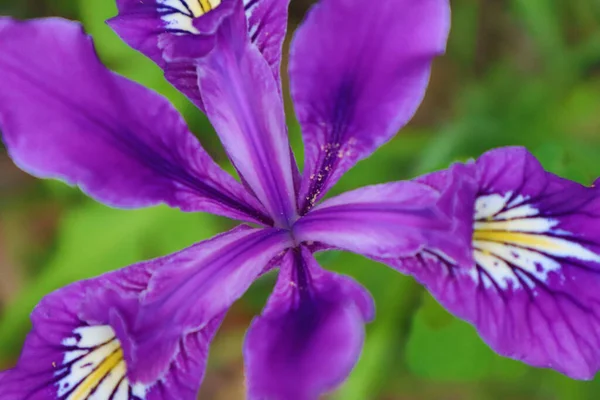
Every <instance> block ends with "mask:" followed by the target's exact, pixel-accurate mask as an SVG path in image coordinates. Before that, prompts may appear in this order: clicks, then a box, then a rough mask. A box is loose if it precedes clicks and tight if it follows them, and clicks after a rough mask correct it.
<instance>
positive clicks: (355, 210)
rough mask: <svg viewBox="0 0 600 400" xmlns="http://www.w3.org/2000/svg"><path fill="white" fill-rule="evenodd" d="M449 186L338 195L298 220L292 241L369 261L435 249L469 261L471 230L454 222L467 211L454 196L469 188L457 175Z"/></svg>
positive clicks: (401, 186) (392, 186) (394, 186)
mask: <svg viewBox="0 0 600 400" xmlns="http://www.w3.org/2000/svg"><path fill="white" fill-rule="evenodd" d="M457 175H458V176H457ZM447 181H448V182H446V183H445V185H444V186H443V187H440V188H435V187H431V186H429V185H426V184H422V183H416V182H395V183H387V184H381V185H375V186H368V187H364V188H361V189H358V190H354V191H351V192H348V193H345V194H342V195H341V196H337V197H334V198H332V199H330V200H327V201H325V202H324V203H322V204H320V205H319V206H317V207H315V208H314V209H312V210H311V211H310V212H309V213H308V214H306V215H305V216H303V217H302V218H300V219H299V220H298V221H297V223H296V224H295V225H294V236H295V237H296V239H297V240H299V241H305V242H320V243H321V244H325V245H327V246H333V247H337V248H341V249H345V250H349V251H354V252H357V253H361V254H364V255H366V256H368V257H373V258H394V257H401V256H408V255H414V254H416V253H417V252H418V251H419V250H421V249H422V248H423V247H429V246H434V247H436V248H439V249H440V251H443V252H444V254H445V255H446V256H448V257H452V258H454V259H458V260H461V261H462V260H470V259H471V256H470V254H469V252H468V251H466V250H465V249H466V248H468V245H469V243H470V240H471V227H470V225H467V224H466V223H465V222H464V221H463V220H460V219H457V218H456V217H455V215H456V213H457V210H459V209H462V208H464V207H465V204H464V203H460V202H459V201H458V199H459V197H458V196H457V195H456V192H457V191H464V190H465V188H468V187H469V185H470V184H469V181H468V179H465V178H464V177H462V176H461V175H460V172H458V171H457V172H456V173H453V174H451V175H449V177H448V179H447ZM471 186H472V184H471ZM470 193H471V194H472V190H471V192H470ZM466 207H469V205H468V204H467V205H466ZM469 209H470V210H472V207H469Z"/></svg>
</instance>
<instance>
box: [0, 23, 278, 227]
mask: <svg viewBox="0 0 600 400" xmlns="http://www.w3.org/2000/svg"><path fill="white" fill-rule="evenodd" d="M0 52H1V53H2V59H1V60H0V75H2V77H3V79H1V80H0V126H1V127H2V131H3V138H4V141H5V143H6V145H7V147H8V150H9V153H10V155H11V157H12V158H13V160H14V161H15V162H16V163H17V164H18V165H19V166H20V167H21V168H22V169H24V170H26V171H28V172H30V173H32V174H33V175H36V176H38V177H44V178H59V179H62V180H64V181H66V182H67V183H69V184H75V185H78V186H80V187H81V188H82V190H83V191H85V192H86V193H88V194H89V195H90V196H92V197H94V198H95V199H97V200H99V201H101V202H103V203H105V204H109V205H111V206H116V207H125V208H130V207H142V206H150V205H154V204H158V203H167V204H169V205H170V206H174V207H179V208H181V209H182V210H185V211H208V212H212V213H216V214H220V215H226V216H229V217H232V218H237V219H242V220H246V221H253V222H262V223H269V218H268V217H266V216H265V215H264V212H263V211H260V210H261V209H262V208H261V206H260V205H259V204H258V202H257V201H256V200H254V199H253V197H252V196H251V195H250V194H247V193H246V192H245V190H244V189H243V187H242V186H241V185H240V184H238V183H237V182H236V181H235V180H234V179H233V178H232V177H231V176H230V175H228V174H227V173H225V172H224V171H223V170H222V169H221V168H220V167H219V166H218V165H217V164H215V162H214V161H213V160H212V159H211V158H210V157H209V156H208V154H207V153H206V152H205V151H204V149H202V147H201V146H200V144H199V143H198V141H197V140H196V138H195V137H194V136H193V135H192V134H191V133H190V132H189V131H188V129H187V127H186V126H185V123H184V121H183V119H182V117H181V116H180V115H179V114H178V113H177V111H176V110H175V109H174V108H173V107H172V106H171V105H170V104H169V103H168V102H167V101H166V99H164V98H162V97H160V96H159V95H157V94H155V93H153V92H151V91H149V90H147V89H145V88H143V87H141V86H139V85H138V84H136V83H134V82H132V81H129V80H126V79H125V78H123V77H120V76H118V75H115V74H113V73H111V72H110V71H108V70H107V69H106V68H105V67H104V66H103V65H102V64H101V63H100V61H99V60H98V58H97V56H96V53H95V51H94V47H93V44H92V40H91V39H90V38H89V37H88V36H87V35H85V34H84V32H83V31H82V29H81V27H80V25H79V24H77V23H73V22H69V21H66V20H61V19H43V20H36V21H30V22H17V21H14V20H11V19H8V18H3V19H0Z"/></svg>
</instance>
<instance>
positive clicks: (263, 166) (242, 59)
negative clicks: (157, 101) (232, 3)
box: [198, 4, 296, 228]
mask: <svg viewBox="0 0 600 400" xmlns="http://www.w3.org/2000/svg"><path fill="white" fill-rule="evenodd" d="M246 29H247V28H246V19H245V16H244V13H243V10H242V5H241V4H237V6H236V10H235V11H234V12H233V14H232V15H231V17H230V18H228V19H227V20H226V21H223V23H222V24H221V26H220V28H219V30H218V32H217V34H216V41H217V43H216V45H215V49H214V50H213V51H212V52H211V53H210V54H209V55H207V56H206V57H204V58H202V59H200V60H198V64H199V68H198V78H199V79H198V82H199V85H200V90H201V92H202V97H203V99H204V103H205V106H206V114H207V116H208V118H209V119H210V121H211V122H212V124H213V126H214V127H215V129H216V131H217V133H218V134H219V137H220V138H221V141H222V142H223V145H224V147H225V150H226V151H227V153H228V155H229V158H230V159H231V160H232V162H233V164H234V165H235V167H236V168H237V170H238V172H239V173H240V175H241V176H242V178H243V180H244V181H245V183H246V184H247V186H248V187H249V188H250V189H251V190H252V191H253V192H254V194H255V195H256V197H257V198H258V199H259V200H260V202H261V203H262V204H263V206H264V207H265V208H266V209H267V211H268V212H269V215H270V216H271V218H273V220H274V221H275V225H276V226H279V227H286V228H287V227H289V226H290V225H291V224H292V223H293V221H294V220H295V219H296V199H295V187H294V174H293V169H292V165H293V163H292V159H291V153H290V149H289V142H288V138H287V128H286V124H285V116H284V110H283V102H282V98H281V95H280V93H279V91H278V84H277V82H276V81H275V78H274V77H273V74H272V72H271V70H270V68H269V66H268V64H267V62H266V61H265V59H264V58H263V56H262V55H261V54H260V53H259V51H258V50H257V49H256V47H255V46H254V45H252V44H251V43H250V42H249V41H240V40H239V39H238V38H239V37H240V35H241V34H240V32H241V31H245V30H246Z"/></svg>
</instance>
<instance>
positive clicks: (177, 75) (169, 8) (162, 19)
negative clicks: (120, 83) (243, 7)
mask: <svg viewBox="0 0 600 400" xmlns="http://www.w3.org/2000/svg"><path fill="white" fill-rule="evenodd" d="M220 3H221V1H218V0H210V1H202V2H200V1H197V0H181V1H180V0H145V1H139V0H117V7H118V9H119V15H118V16H116V17H114V18H112V19H110V20H108V21H107V23H108V25H109V26H110V27H111V28H112V29H113V30H114V31H115V32H116V33H117V34H118V35H119V36H121V38H122V39H123V40H124V41H125V42H126V43H127V44H128V45H129V46H131V47H132V48H134V49H136V50H138V51H140V52H141V53H143V54H144V55H146V56H147V57H148V58H150V59H151V60H152V61H154V62H155V63H156V64H157V65H158V66H159V67H160V68H162V69H163V70H164V72H165V78H166V79H167V80H168V81H169V82H171V83H172V84H173V86H175V87H176V88H177V89H179V90H180V91H181V92H182V93H183V94H185V95H186V96H187V97H188V98H189V99H190V100H191V101H192V102H193V103H194V104H195V105H196V106H198V107H199V108H200V109H201V110H203V111H204V103H203V101H202V96H201V94H200V91H199V89H198V83H197V82H198V76H197V73H196V64H195V62H194V59H195V58H198V57H202V56H204V55H206V54H207V53H208V52H210V51H211V50H212V48H213V46H214V37H213V34H214V30H215V26H218V25H219V23H220V22H221V20H222V19H223V18H227V17H228V16H229V15H230V14H231V4H232V1H231V0H224V1H223V3H224V6H221V4H220ZM208 8H210V10H209V9H208ZM201 16H202V17H205V18H203V20H204V22H207V24H206V25H207V28H208V29H207V30H205V31H202V32H201V31H200V30H199V29H198V28H197V27H196V26H195V25H194V21H195V20H197V19H199V18H200V17H201ZM206 20H208V21H206Z"/></svg>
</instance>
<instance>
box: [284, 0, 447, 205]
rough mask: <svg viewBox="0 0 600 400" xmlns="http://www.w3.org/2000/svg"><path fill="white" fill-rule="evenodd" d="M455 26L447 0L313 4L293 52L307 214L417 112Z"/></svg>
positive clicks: (326, 0) (293, 87)
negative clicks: (435, 63)
mask: <svg viewBox="0 0 600 400" xmlns="http://www.w3.org/2000/svg"><path fill="white" fill-rule="evenodd" d="M449 27H450V8H449V4H448V0H420V1H413V0H379V1H374V2H369V3H368V4H366V3H364V2H360V1H353V0H321V1H320V2H319V3H318V4H317V5H316V6H314V7H313V9H312V10H311V11H310V13H309V14H308V16H307V18H306V20H305V21H304V23H303V24H302V25H301V26H300V27H299V28H298V30H297V31H296V34H295V37H294V40H293V43H292V49H291V55H290V83H291V92H292V99H293V100H294V105H295V109H296V114H297V115H298V120H299V121H300V124H301V126H302V131H303V136H304V147H305V165H304V178H303V181H302V186H301V190H300V193H299V204H300V210H301V214H303V213H305V212H306V211H307V210H309V209H310V208H312V207H313V206H314V205H315V204H316V202H317V201H318V200H319V199H320V198H321V197H322V196H323V195H324V194H325V192H326V191H327V190H328V189H329V188H330V187H331V186H332V185H333V184H334V183H335V182H336V181H337V180H338V179H339V178H340V176H341V175H342V174H343V173H344V172H346V171H347V170H348V169H349V168H351V167H352V166H353V165H354V164H355V163H356V162H357V161H359V160H361V159H363V158H365V157H368V156H369V155H370V154H371V153H372V152H373V151H374V150H375V149H377V148H378V147H379V146H381V145H382V144H383V143H385V142H386V141H388V140H389V139H390V138H391V137H392V136H393V135H395V134H396V132H397V131H398V130H399V129H400V128H401V127H402V126H403V125H404V124H406V123H407V122H408V120H409V119H410V118H411V117H412V115H413V114H414V112H415V110H416V109H417V107H418V106H419V104H420V103H421V100H422V98H423V95H424V92H425V88H426V86H427V83H428V79H429V73H430V67H431V62H432V60H433V58H434V57H435V56H437V55H439V54H441V53H443V51H444V49H445V45H446V38H447V36H448V30H449Z"/></svg>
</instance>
